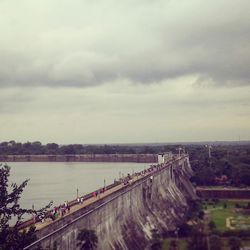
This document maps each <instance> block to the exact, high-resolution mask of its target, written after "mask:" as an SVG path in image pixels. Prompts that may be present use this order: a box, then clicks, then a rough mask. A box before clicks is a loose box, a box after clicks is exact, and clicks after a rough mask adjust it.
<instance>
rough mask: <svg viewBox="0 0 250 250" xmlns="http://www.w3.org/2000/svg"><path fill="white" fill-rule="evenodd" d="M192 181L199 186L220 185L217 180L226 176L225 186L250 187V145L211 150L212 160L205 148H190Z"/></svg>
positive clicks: (220, 147)
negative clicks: (193, 174)
mask: <svg viewBox="0 0 250 250" xmlns="http://www.w3.org/2000/svg"><path fill="white" fill-rule="evenodd" d="M188 148H189V149H188V151H189V156H190V162H191V166H192V168H193V170H194V172H195V176H194V177H193V178H192V181H193V182H194V183H196V184H197V185H201V186H203V185H205V186H206V185H209V186H212V185H220V184H219V183H218V182H216V178H219V177H221V176H226V177H227V179H228V181H226V182H225V183H224V184H223V185H234V186H242V187H244V186H246V185H250V145H221V146H213V147H212V148H211V158H209V156H208V149H207V148H206V147H205V146H189V147H188Z"/></svg>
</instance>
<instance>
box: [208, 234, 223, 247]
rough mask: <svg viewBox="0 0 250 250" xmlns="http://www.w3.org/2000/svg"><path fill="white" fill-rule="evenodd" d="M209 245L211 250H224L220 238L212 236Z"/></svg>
mask: <svg viewBox="0 0 250 250" xmlns="http://www.w3.org/2000/svg"><path fill="white" fill-rule="evenodd" d="M209 245H210V249H212V250H221V249H222V241H221V238H220V236H218V235H211V236H210V237H209Z"/></svg>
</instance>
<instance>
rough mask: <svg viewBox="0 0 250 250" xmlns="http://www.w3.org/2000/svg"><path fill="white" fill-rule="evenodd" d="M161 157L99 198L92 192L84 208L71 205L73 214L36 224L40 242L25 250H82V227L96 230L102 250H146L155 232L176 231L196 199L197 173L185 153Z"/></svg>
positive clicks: (108, 188) (111, 186)
mask: <svg viewBox="0 0 250 250" xmlns="http://www.w3.org/2000/svg"><path fill="white" fill-rule="evenodd" d="M163 158H164V162H161V163H160V164H155V165H151V166H150V167H149V168H148V169H146V170H144V171H142V172H140V173H134V174H133V175H131V176H130V177H129V178H127V179H126V180H120V181H118V182H116V183H114V184H112V185H110V186H107V190H106V191H105V192H104V193H103V194H101V195H100V196H99V197H98V196H97V197H91V196H92V195H91V194H90V195H89V197H87V198H86V200H85V201H84V202H83V205H81V204H76V205H75V206H73V205H74V204H73V203H72V210H71V213H69V214H67V215H65V216H63V217H60V218H59V219H57V220H55V221H51V222H47V223H45V224H44V225H43V224H37V225H36V226H37V228H38V229H39V230H38V231H37V237H38V240H37V241H36V242H34V243H33V244H31V245H30V246H28V247H26V248H25V249H37V247H38V246H41V247H42V248H43V249H78V247H77V240H76V238H77V235H78V233H79V231H80V230H81V229H84V228H86V229H93V230H95V231H96V234H97V236H98V242H99V243H98V249H145V247H146V246H147V245H148V243H149V240H150V238H151V229H154V228H157V229H158V230H159V231H160V232H165V231H170V230H174V229H175V228H176V226H178V225H179V224H180V223H181V221H182V219H183V217H184V216H185V213H186V211H187V208H188V200H189V199H193V198H196V195H195V191H194V188H193V186H192V185H191V183H190V181H189V178H190V177H191V176H192V174H193V172H192V169H191V166H190V163H189V157H188V155H187V154H181V155H172V154H169V155H168V157H164V156H163ZM75 202H76V201H75ZM74 208H77V209H74Z"/></svg>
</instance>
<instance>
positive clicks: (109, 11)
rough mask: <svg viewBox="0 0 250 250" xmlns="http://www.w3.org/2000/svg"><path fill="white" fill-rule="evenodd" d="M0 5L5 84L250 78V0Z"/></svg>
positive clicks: (0, 67)
mask: <svg viewBox="0 0 250 250" xmlns="http://www.w3.org/2000/svg"><path fill="white" fill-rule="evenodd" d="M57 4H58V5H57ZM0 6H1V7H2V8H0V9H2V13H0V14H1V25H0V28H1V30H2V35H1V38H0V46H1V49H0V86H2V87H10V86H23V87H25V86H26V87H27V86H49V87H56V86H68V87H72V86H79V87H82V86H93V85H99V84H102V83H104V82H109V81H115V80H116V79H129V80H130V81H132V82H138V83H154V82H159V81H163V80H165V79H173V78H178V77H183V76H189V75H197V76H199V79H200V80H199V83H200V84H203V83H207V82H209V83H210V82H213V84H214V85H220V84H222V85H231V86H234V85H239V84H240V85H247V84H249V79H250V71H249V66H250V43H249V41H250V32H249V26H250V19H249V14H250V13H249V9H250V2H249V1H244V0H241V1H238V2H237V3H235V1H228V0H221V1H216V2H213V1H210V2H206V3H205V2H204V1H198V0H192V1H188V3H186V2H185V1H177V0H176V1H155V2H154V3H152V2H151V1H146V0H145V1H143V0H141V1H132V0H131V1H127V2H126V3H118V2H117V1H93V2H91V1H75V2H74V3H72V2H70V1H53V3H52V2H51V1H43V3H39V4H38V3H36V4H35V3H34V2H32V1H28V0H27V1H25V4H23V5H21V4H20V3H18V1H1V3H0ZM14 6H15V7H16V8H14ZM56 7H57V8H56Z"/></svg>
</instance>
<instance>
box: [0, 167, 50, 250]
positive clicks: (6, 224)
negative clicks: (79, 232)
mask: <svg viewBox="0 0 250 250" xmlns="http://www.w3.org/2000/svg"><path fill="white" fill-rule="evenodd" d="M9 175H10V167H9V166H7V165H4V166H2V164H0V249H1V250H2V249H10V250H14V249H15V250H18V249H23V248H24V247H25V246H27V245H28V244H30V243H31V242H33V241H34V240H35V239H36V236H35V227H34V226H33V227H30V228H29V229H28V230H23V231H20V230H19V226H20V223H21V222H22V217H23V215H24V214H40V213H43V212H44V211H45V210H46V209H48V208H49V207H50V206H51V204H52V203H50V204H49V205H48V206H46V207H45V208H43V209H40V210H38V211H37V210H34V209H23V208H21V207H20V205H19V199H20V198H21V194H22V192H23V190H24V188H25V186H26V185H27V183H28V180H25V181H24V182H23V183H21V184H20V185H19V186H18V185H17V184H16V183H12V184H11V185H10V187H9ZM13 220H15V223H13V224H14V225H10V222H11V221H12V222H13Z"/></svg>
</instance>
